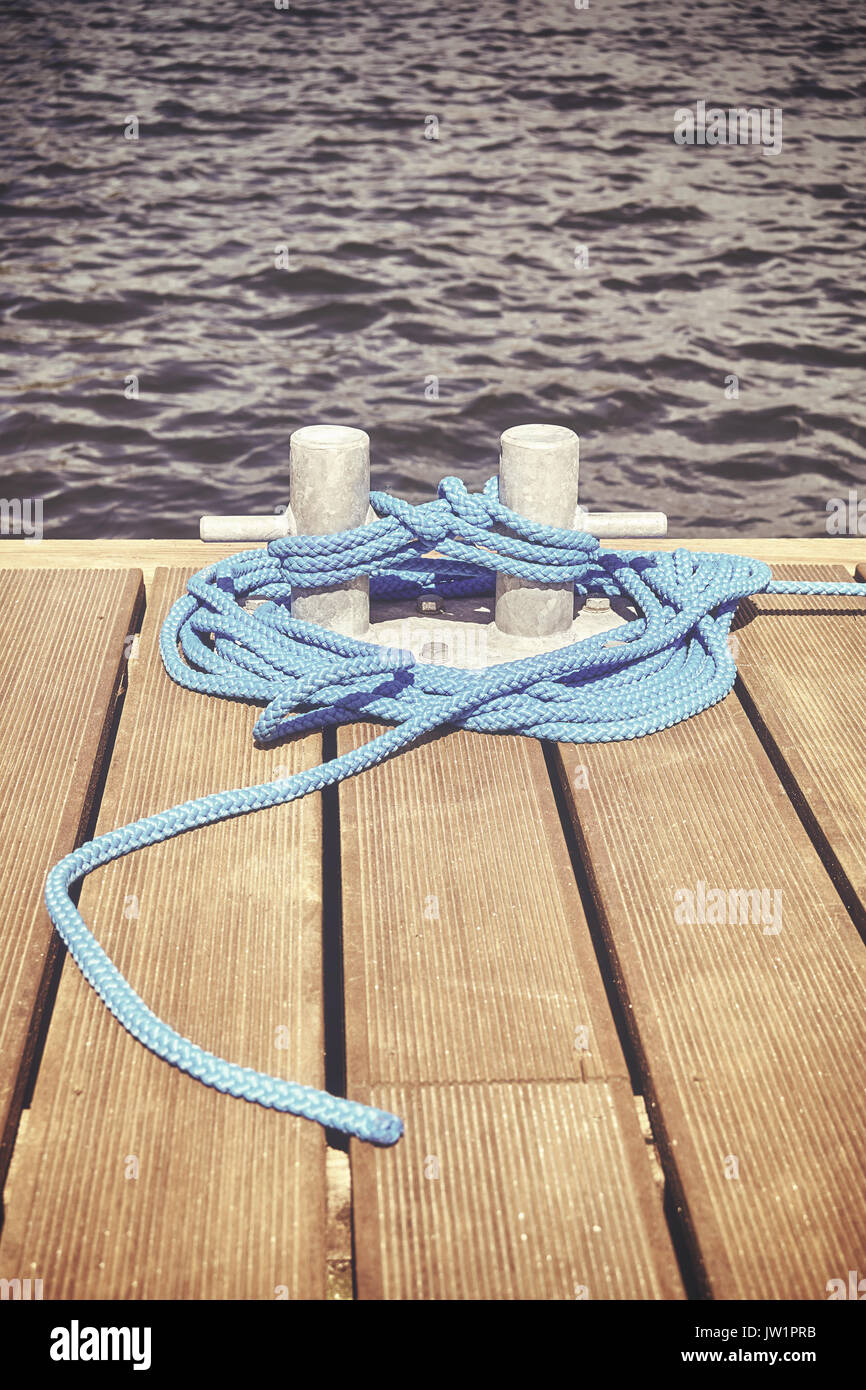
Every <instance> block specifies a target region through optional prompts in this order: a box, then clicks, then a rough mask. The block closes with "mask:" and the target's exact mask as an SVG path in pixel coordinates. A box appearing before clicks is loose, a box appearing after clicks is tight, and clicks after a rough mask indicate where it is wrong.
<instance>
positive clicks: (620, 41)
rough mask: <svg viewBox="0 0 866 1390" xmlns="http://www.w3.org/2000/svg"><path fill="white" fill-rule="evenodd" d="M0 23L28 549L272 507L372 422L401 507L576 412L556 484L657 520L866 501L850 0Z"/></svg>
mask: <svg viewBox="0 0 866 1390" xmlns="http://www.w3.org/2000/svg"><path fill="white" fill-rule="evenodd" d="M0 25H2V52H0V84H2V85H0V107H2V110H0V130H2V132H3V134H2V151H3V153H2V171H0V178H2V182H0V216H2V236H3V242H4V252H3V258H2V278H0V311H2V325H0V391H2V396H3V400H2V420H3V431H2V446H0V447H2V459H3V468H2V474H3V476H2V479H0V494H2V496H3V497H6V498H10V497H22V498H32V497H42V498H44V515H45V533H46V535H49V536H50V535H55V536H102V535H104V536H148V535H156V536H159V535H166V536H181V535H189V536H192V535H195V534H196V533H197V519H198V516H199V514H200V513H201V512H202V511H214V510H217V511H238V510H240V511H247V510H253V511H271V510H272V509H273V507H274V506H275V505H276V504H278V503H280V502H284V501H285V500H286V473H287V457H288V437H289V434H290V432H291V431H292V430H293V429H294V428H296V427H297V426H298V425H300V424H308V423H312V422H315V421H338V422H345V423H352V424H359V425H362V426H363V427H364V428H366V429H367V430H368V431H369V433H370V435H371V438H372V445H373V458H374V482H375V485H377V486H380V487H381V486H393V487H394V488H396V489H398V490H400V491H401V492H403V493H404V494H405V495H407V496H409V497H411V498H412V499H415V500H417V499H420V498H422V497H426V496H429V495H431V494H432V492H433V489H434V487H435V482H436V480H437V479H438V478H439V477H440V476H441V475H443V474H444V473H449V472H453V473H457V474H459V475H460V476H462V477H463V478H464V479H466V480H467V481H468V482H469V483H470V485H472V486H476V485H480V483H481V481H482V480H483V479H484V478H485V477H486V476H487V475H488V474H489V473H490V472H491V471H493V469H494V467H495V463H496V452H497V440H498V435H499V433H500V431H501V430H502V429H504V428H506V427H507V426H509V425H512V424H517V423H521V422H524V421H531V420H537V419H541V420H548V421H553V422H558V423H562V424H568V425H571V426H573V427H574V428H576V429H577V430H578V432H579V433H580V435H581V439H582V479H583V483H582V492H583V500H584V503H585V504H587V505H591V506H593V507H597V508H614V507H620V506H637V505H644V506H652V507H656V508H662V509H664V510H666V511H667V512H668V513H669V514H670V517H671V531H672V533H674V534H676V533H679V534H689V533H691V534H699V533H708V532H713V531H715V532H717V533H719V534H731V533H735V532H736V531H738V530H742V531H743V532H748V533H753V534H765V535H784V534H790V535H794V534H814V535H820V534H823V533H824V530H825V517H826V504H827V501H828V499H830V498H832V497H834V496H840V495H843V494H845V493H846V492H847V490H848V489H849V488H856V487H858V486H860V487H863V486H864V485H866V467H864V458H866V405H864V396H866V392H864V375H866V374H864V363H866V341H864V324H866V317H864V309H866V269H864V265H866V262H864V254H863V253H864V202H866V199H864V192H863V187H864V172H866V170H864V139H866V122H864V107H866V62H864V59H866V8H864V6H863V5H862V4H859V3H855V2H854V0H850V2H849V3H832V2H831V3H821V4H818V3H815V0H771V2H768V3H765V4H749V3H723V2H722V0H710V2H709V3H697V0H696V3H694V4H687V3H683V0H676V3H662V0H658V2H657V3H650V2H649V0H647V2H646V3H643V2H640V3H638V2H635V0H632V2H629V0H590V3H589V6H588V8H587V9H584V10H576V9H575V8H574V4H573V0H531V2H530V0H521V3H508V0H433V2H430V0H420V3H412V4H406V3H405V0H402V3H396V0H384V3H373V0H327V2H326V0H320V2H317V3H298V4H295V3H292V6H291V8H290V9H289V10H288V11H280V10H277V9H276V8H275V7H274V5H273V3H272V0H219V2H218V0H210V3H206V2H205V0H200V3H195V4H193V3H190V2H189V0H179V2H176V3H165V0H148V3H129V0H98V2H97V3H88V0H76V2H75V3H72V0H65V3H50V2H49V0H31V2H30V3H21V4H8V3H5V4H2V5H0ZM698 99H702V100H705V101H706V102H707V104H708V105H717V106H721V107H725V108H727V107H732V106H758V107H776V106H778V107H780V108H781V109H782V111H783V128H782V129H783V142H782V150H781V153H780V154H779V155H778V157H771V156H767V155H765V154H764V153H763V152H762V149H761V148H760V147H758V146H735V147H718V148H708V147H703V148H701V147H698V146H679V145H677V144H675V143H674V140H673V113H674V111H675V109H676V108H677V107H680V106H689V105H693V104H694V103H695V102H696V101H697V100H698ZM133 114H135V115H137V117H138V120H139V123H140V124H139V138H138V140H137V141H134V140H130V139H126V138H125V136H124V127H125V124H126V122H127V120H128V118H129V117H130V116H131V115H133ZM429 117H435V118H436V119H437V120H438V122H439V129H438V135H439V138H438V140H433V139H428V138H425V130H427V131H430V130H431V129H432V125H433V123H432V122H431V121H430V120H429V119H428V118H429ZM282 243H285V244H287V245H288V248H289V268H288V269H277V268H275V264H274V259H275V257H274V248H275V246H276V245H278V244H282ZM579 245H583V246H585V247H586V248H587V252H586V254H587V256H588V264H587V265H586V266H585V267H583V268H581V267H579V266H576V265H575V248H576V247H577V246H579ZM578 260H579V256H578ZM132 374H135V375H136V376H137V377H138V378H139V392H140V394H139V397H138V399H137V400H136V399H127V398H126V396H125V394H124V382H125V379H126V378H127V377H128V376H130V375H132ZM730 374H736V375H737V376H738V378H739V397H738V399H726V396H725V378H726V377H727V376H729V375H730ZM432 377H436V378H438V399H431V396H432V394H433V392H434V389H435V387H434V384H433V383H432V382H431V381H430V378H432Z"/></svg>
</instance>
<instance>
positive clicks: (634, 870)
mask: <svg viewBox="0 0 866 1390" xmlns="http://www.w3.org/2000/svg"><path fill="white" fill-rule="evenodd" d="M760 621H765V620H764V619H761V620H760ZM766 621H768V622H772V621H773V619H771V618H770V619H766ZM559 752H560V759H561V767H562V777H563V786H564V788H565V791H566V795H567V797H568V799H569V803H570V807H571V813H572V816H573V820H574V824H575V828H576V832H577V835H578V839H579V843H580V846H581V852H582V855H583V858H584V862H585V865H586V867H587V872H588V876H589V881H590V886H591V890H592V893H593V897H594V899H595V902H596V904H597V908H598V913H599V919H600V927H601V930H602V932H603V934H604V938H605V941H606V945H607V948H608V952H609V955H610V959H611V962H612V967H613V969H614V972H615V975H616V978H617V980H618V982H619V990H620V996H621V998H622V1000H623V1003H624V1006H625V1008H626V1010H627V1016H628V1018H629V1019H630V1021H631V1026H632V1030H633V1036H634V1040H635V1046H636V1049H637V1052H638V1055H639V1057H640V1058H641V1064H642V1068H643V1073H644V1077H645V1084H646V1086H647V1093H648V1096H649V1098H650V1103H651V1104H650V1113H651V1115H652V1117H653V1124H654V1130H655V1132H656V1135H657V1138H658V1139H659V1142H660V1146H661V1150H662V1157H663V1160H664V1162H665V1165H666V1169H667V1172H668V1176H669V1178H670V1179H671V1181H672V1190H674V1191H676V1192H677V1195H678V1197H679V1199H680V1200H681V1203H682V1206H683V1216H684V1221H685V1224H686V1228H687V1230H688V1232H689V1233H690V1238H691V1241H692V1248H693V1251H694V1257H695V1260H696V1263H697V1265H698V1267H699V1268H700V1269H702V1271H703V1280H704V1283H705V1286H706V1290H707V1292H709V1293H710V1294H712V1295H713V1296H715V1297H717V1298H765V1299H766V1298H826V1296H827V1293H826V1285H827V1281H828V1280H829V1279H831V1278H837V1277H841V1278H845V1277H846V1271H848V1270H849V1269H856V1268H863V1267H864V1255H866V1248H864V1247H866V1210H864V1203H863V1200H862V1193H863V1190H864V1183H866V1092H864V1086H863V1076H862V1065H861V1051H862V1049H861V1036H862V1022H861V1020H862V1006H863V985H864V980H866V948H864V945H863V942H862V941H861V939H860V937H859V936H858V934H857V932H856V930H855V928H854V926H853V924H852V922H851V919H850V917H849V915H848V913H847V912H846V911H845V909H844V907H843V905H842V903H841V902H840V900H839V898H838V897H837V894H836V892H835V890H834V888H833V885H832V883H831V881H830V879H829V877H828V875H827V873H826V871H825V870H824V868H823V867H822V865H821V862H820V860H819V858H818V855H817V853H816V851H815V850H814V848H813V847H812V844H811V842H810V840H809V837H808V836H807V834H806V832H805V830H804V829H803V826H802V824H801V823H800V820H799V819H798V817H797V814H796V812H795V810H794V807H793V806H792V804H791V802H790V801H789V799H788V797H787V796H786V794H785V792H784V789H783V787H782V786H781V784H780V783H779V780H778V778H777V776H776V775H775V773H774V771H773V768H772V766H771V764H770V762H769V759H768V757H767V755H766V753H765V752H764V750H763V748H762V747H761V744H760V742H759V740H758V737H757V735H756V733H755V731H754V729H753V728H752V726H751V724H750V723H749V720H748V719H747V717H746V714H745V712H744V710H743V708H742V707H741V705H740V704H739V702H738V701H737V699H736V697H735V696H729V697H728V699H727V700H725V701H724V702H723V703H722V704H721V705H718V706H716V707H714V708H713V709H710V710H707V711H705V712H704V713H703V714H701V715H699V716H698V717H697V718H695V719H692V720H689V721H687V722H686V723H684V724H680V725H677V726H676V727H675V728H672V729H668V730H665V731H663V732H661V733H657V734H652V735H650V736H649V737H647V738H643V739H639V740H635V741H631V742H622V743H615V744H595V745H590V746H581V747H579V748H574V747H572V746H570V745H567V744H563V745H561V747H560V750H559ZM576 763H579V764H581V765H582V766H584V767H585V768H586V775H585V778H584V779H583V780H582V782H581V787H582V788H583V789H581V790H575V789H574V782H573V776H572V772H573V768H574V765H575V764H576ZM700 885H703V889H701V887H700ZM710 888H714V889H715V888H721V889H723V890H724V892H725V895H726V896H725V898H724V907H723V909H722V911H718V900H713V901H712V907H713V911H712V912H708V911H707V910H706V908H704V909H703V910H702V909H701V907H700V899H699V895H700V893H701V891H703V894H704V898H705V901H706V895H707V893H708V890H709V889H710ZM752 889H758V890H762V891H766V893H767V895H768V896H767V898H766V900H765V901H762V902H761V907H762V908H764V907H766V915H765V916H762V917H761V918H760V919H759V921H758V922H757V923H755V922H754V921H753V920H752V917H751V903H749V904H748V905H747V910H748V911H749V917H748V921H747V922H746V923H743V924H741V917H740V914H741V911H742V909H741V906H740V901H739V897H737V899H736V901H735V902H734V903H733V904H732V903H731V900H730V898H729V897H728V896H727V895H728V894H729V892H730V890H737V892H739V891H740V890H745V891H748V890H752ZM684 890H689V891H690V892H691V893H692V894H693V899H692V907H693V912H692V914H691V915H692V918H693V923H694V924H692V925H690V924H689V922H688V920H687V913H688V911H689V900H688V898H687V897H686V896H685V894H684ZM777 908H778V910H779V912H780V918H779V920H778V921H777V920H776V909H777ZM708 917H709V921H707V918H708ZM719 918H721V920H719ZM777 926H779V927H780V930H776V928H777Z"/></svg>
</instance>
